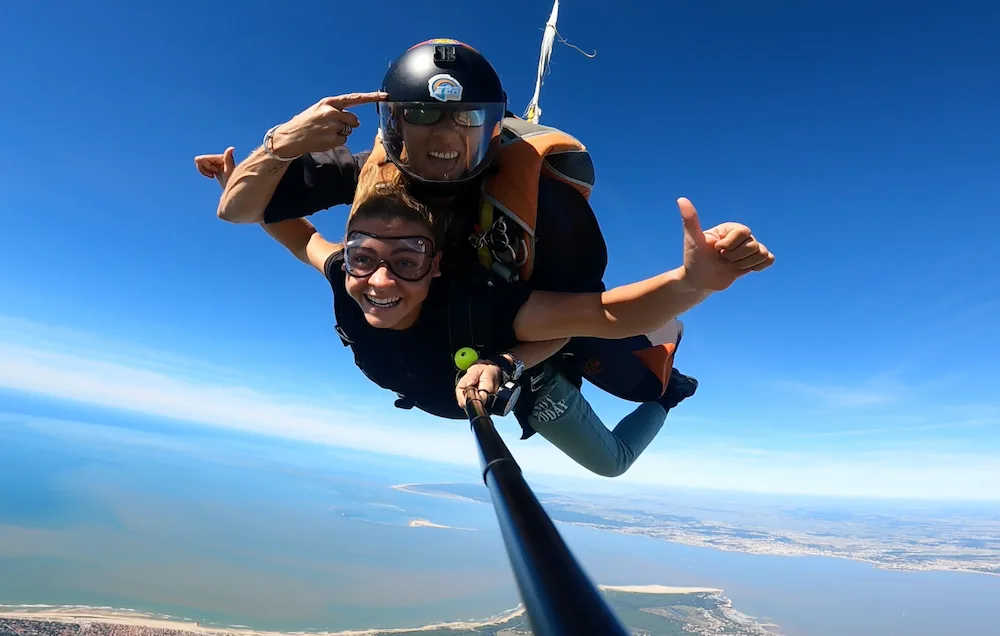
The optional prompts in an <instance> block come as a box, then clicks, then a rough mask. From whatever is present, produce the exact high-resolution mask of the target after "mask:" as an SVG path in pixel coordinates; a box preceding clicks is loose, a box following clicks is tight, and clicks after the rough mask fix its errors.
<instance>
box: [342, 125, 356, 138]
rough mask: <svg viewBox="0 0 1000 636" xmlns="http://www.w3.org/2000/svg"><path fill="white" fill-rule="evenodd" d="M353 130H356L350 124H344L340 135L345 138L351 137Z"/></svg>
mask: <svg viewBox="0 0 1000 636" xmlns="http://www.w3.org/2000/svg"><path fill="white" fill-rule="evenodd" d="M353 130H354V129H353V128H351V125H350V124H344V129H343V130H341V131H340V134H341V135H343V136H344V137H346V136H348V135H350V134H351V131H353Z"/></svg>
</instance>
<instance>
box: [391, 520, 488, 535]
mask: <svg viewBox="0 0 1000 636" xmlns="http://www.w3.org/2000/svg"><path fill="white" fill-rule="evenodd" d="M407 525H408V526H410V527H411V528H443V529H445V530H465V531H467V532H475V530H476V529H475V528H459V527H458V526H443V525H441V524H440V523H434V522H433V521H428V520H427V519H413V520H411V521H410V523H408V524H407Z"/></svg>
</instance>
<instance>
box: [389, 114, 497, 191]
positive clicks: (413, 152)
mask: <svg viewBox="0 0 1000 636" xmlns="http://www.w3.org/2000/svg"><path fill="white" fill-rule="evenodd" d="M400 128H401V132H402V137H403V147H404V148H405V153H406V161H407V163H408V164H409V166H410V169H411V170H412V171H413V172H414V173H416V174H418V175H419V176H420V177H422V178H424V179H428V180H431V181H451V180H453V179H457V178H459V177H461V176H462V175H464V174H466V173H467V172H468V171H469V170H470V169H471V168H472V167H473V166H472V163H473V162H478V161H479V157H480V152H479V146H480V143H481V139H480V137H481V136H482V132H481V131H480V129H479V128H478V127H469V126H460V125H458V124H457V123H456V122H455V119H454V118H453V117H452V116H451V114H450V113H448V114H446V115H445V116H442V117H441V118H440V119H439V120H438V122H437V123H434V124H429V125H428V124H411V123H409V122H407V121H405V120H403V121H401V122H400Z"/></svg>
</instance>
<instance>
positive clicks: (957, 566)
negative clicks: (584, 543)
mask: <svg viewBox="0 0 1000 636" xmlns="http://www.w3.org/2000/svg"><path fill="white" fill-rule="evenodd" d="M446 484H447V483H445V485H446ZM423 485H425V484H397V485H394V486H390V487H391V488H393V489H395V490H399V491H401V492H406V493H410V494H414V495H423V496H425V497H440V498H442V499H453V500H457V501H470V502H473V503H483V502H482V501H479V500H476V499H472V498H470V497H463V496H461V495H452V494H447V493H439V492H426V491H423V490H417V489H414V488H413V487H414V486H417V487H419V486H423ZM554 523H555V524H556V525H568V526H576V527H578V528H589V529H592V530H598V531H600V532H613V533H616V534H623V535H626V536H640V537H646V538H649V539H654V540H658V541H665V542H667V543H674V544H677V545H686V546H691V547H695V548H709V549H712V550H718V551H720V552H735V553H739V554H755V555H762V556H775V557H793V558H794V557H826V558H830V559H843V560H846V561H854V562H855V563H867V564H868V565H871V566H872V567H874V568H876V569H879V570H887V571H896V572H958V573H962V574H980V575H986V576H998V577H1000V569H992V570H991V569H986V568H976V567H970V564H969V562H968V561H966V562H952V561H949V560H947V559H945V558H938V559H935V560H931V561H926V560H925V561H920V562H919V563H907V562H896V561H890V560H886V559H879V558H877V557H870V556H867V555H864V554H859V553H845V552H839V551H837V550H834V549H823V548H817V547H815V546H812V545H804V544H801V543H798V544H796V543H787V542H782V543H780V544H776V543H774V542H769V541H766V540H761V539H744V538H740V537H724V538H722V539H719V538H709V537H706V536H702V535H698V534H696V533H691V532H688V531H685V530H683V529H680V530H679V529H677V528H672V527H668V528H662V529H661V528H635V527H628V528H622V527H617V526H612V525H603V524H600V523H594V522H584V521H555V522H554ZM644 530H651V531H644ZM882 549H884V550H891V549H892V546H887V547H884V548H882Z"/></svg>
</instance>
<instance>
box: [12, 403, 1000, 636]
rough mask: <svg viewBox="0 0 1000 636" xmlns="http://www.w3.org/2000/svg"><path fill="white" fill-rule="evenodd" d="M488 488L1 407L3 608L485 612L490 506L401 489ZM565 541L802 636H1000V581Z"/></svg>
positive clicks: (455, 615)
mask: <svg viewBox="0 0 1000 636" xmlns="http://www.w3.org/2000/svg"><path fill="white" fill-rule="evenodd" d="M477 478H478V474H477V471H476V470H475V469H474V468H473V469H470V470H468V471H465V470H461V469H456V470H445V469H438V468H435V467H429V466H427V465H425V464H422V463H420V462H405V461H399V460H395V459H386V458H382V457H378V456H366V455H361V454H358V453H355V452H351V453H344V452H341V451H337V450H336V449H328V448H321V447H320V448H317V447H314V446H310V445H306V444H298V443H289V442H284V441H280V440H274V439H265V438H254V437H248V436H243V435H237V434H233V433H228V432H224V431H219V430H214V429H208V428H201V427H196V426H188V425H184V424H179V423H176V422H170V421H159V420H150V419H142V418H137V417H135V416H133V415H130V414H122V413H114V412H106V411H102V410H99V409H80V408H77V407H75V406H72V405H66V404H58V403H49V402H45V401H39V400H32V399H26V398H24V397H22V396H13V395H10V394H0V604H54V605H63V604H65V605H76V604H79V605H94V606H110V607H120V608H133V609H138V610H143V611H148V612H154V613H162V614H168V615H171V616H176V617H183V618H189V619H195V620H199V621H202V622H205V623H214V624H219V625H247V626H251V627H254V628H259V629H269V630H283V631H292V630H340V629H352V628H366V627H413V626H419V625H423V624H427V623H431V622H438V621H445V620H464V619H475V618H484V617H487V616H491V615H494V614H496V613H498V612H500V611H503V610H505V609H508V608H511V607H513V606H514V605H516V604H517V602H518V598H517V594H516V589H515V587H514V584H513V580H512V577H511V574H510V570H509V563H508V560H507V556H506V553H505V552H504V549H503V543H502V539H501V537H500V533H499V531H498V530H497V528H496V519H495V517H494V515H493V510H492V507H491V506H489V505H486V504H479V503H472V502H467V501H458V500H452V499H445V498H438V497H429V496H423V495H417V494H411V493H407V492H403V491H400V490H397V489H393V488H392V487H391V486H392V485H393V484H400V483H413V482H443V481H463V482H470V483H472V484H475V483H476V480H477ZM473 488H478V486H473ZM417 519H423V520H427V521H430V522H432V523H437V524H442V525H446V526H449V527H450V528H448V529H442V528H428V527H410V525H409V524H410V523H411V522H412V521H414V520H417ZM560 530H561V532H562V533H563V535H564V536H565V537H566V539H567V541H568V542H569V543H570V546H571V547H572V548H573V549H574V550H575V552H576V553H577V555H578V557H579V558H580V560H581V561H582V563H583V564H584V567H585V568H586V570H587V571H588V572H590V573H591V574H592V576H593V577H594V578H595V580H597V581H598V582H600V583H607V584H620V585H625V584H652V583H658V584H667V585H683V586H687V585H692V586H710V587H721V588H723V589H724V590H725V594H726V596H728V597H730V598H731V599H732V600H733V603H734V606H735V607H736V608H737V609H739V610H742V611H745V612H747V613H749V614H752V615H755V616H758V617H761V618H767V619H770V620H772V621H773V622H775V623H777V624H779V625H780V626H781V628H782V631H783V633H785V634H789V635H790V636H806V635H809V636H834V635H837V636H840V635H842V634H856V635H857V636H876V635H879V636H885V635H889V634H899V635H901V634H908V635H911V636H931V635H935V636H936V635H939V634H949V635H950V634H964V633H983V634H989V633H998V626H1000V604H997V603H996V599H1000V577H988V576H983V575H969V574H956V573H938V572H890V571H883V570H876V569H874V568H872V567H871V566H869V565H867V564H861V563H854V562H849V561H844V560H836V559H825V558H815V557H795V558H787V557H773V556H757V555H747V554H740V553H730V552H719V551H715V550H711V549H706V548H696V547H690V546H683V545H676V544H670V543H666V542H662V541H656V540H652V539H646V538H642V537H630V536H625V535H619V534H614V533H607V532H598V531H594V530H590V529H585V528H579V527H574V526H568V525H565V524H560Z"/></svg>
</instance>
